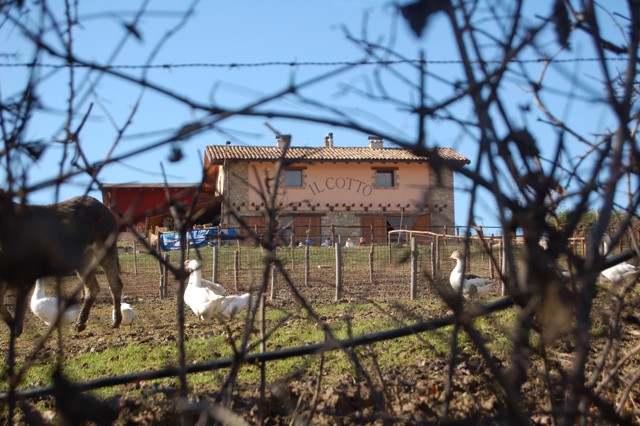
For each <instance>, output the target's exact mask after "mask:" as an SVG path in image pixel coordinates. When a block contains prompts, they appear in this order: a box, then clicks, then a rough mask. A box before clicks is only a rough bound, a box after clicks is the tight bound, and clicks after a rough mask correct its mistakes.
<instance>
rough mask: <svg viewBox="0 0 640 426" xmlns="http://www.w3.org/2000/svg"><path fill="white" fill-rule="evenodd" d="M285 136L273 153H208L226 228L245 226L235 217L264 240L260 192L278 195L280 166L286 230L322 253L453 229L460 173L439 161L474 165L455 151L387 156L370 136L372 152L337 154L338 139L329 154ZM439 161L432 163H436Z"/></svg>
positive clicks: (221, 149) (392, 151) (219, 148)
mask: <svg viewBox="0 0 640 426" xmlns="http://www.w3.org/2000/svg"><path fill="white" fill-rule="evenodd" d="M290 141H291V140H290V137H288V136H283V135H279V136H278V137H276V144H275V145H274V146H234V145H231V144H226V145H213V146H208V147H207V148H206V151H205V153H206V155H205V167H207V168H208V176H209V178H208V183H209V185H210V186H209V190H211V191H213V192H214V193H216V194H218V195H219V197H220V198H221V200H222V201H223V202H222V203H221V211H220V220H221V221H222V222H224V223H226V224H227V225H228V226H230V227H236V226H238V225H239V224H238V223H237V220H236V219H235V217H234V215H233V214H232V213H235V215H237V216H239V217H241V218H242V220H243V221H244V222H245V223H246V224H248V225H249V226H251V227H255V228H256V229H257V230H258V232H260V229H262V228H263V227H264V224H265V215H264V211H265V208H266V207H267V206H266V205H265V200H268V197H263V196H261V194H260V191H261V190H263V191H264V190H265V188H267V187H270V188H273V187H274V185H273V180H272V179H273V178H274V177H275V176H276V170H277V168H278V166H279V164H280V161H281V159H283V161H282V163H281V167H282V173H281V175H280V181H279V185H278V191H279V192H278V197H277V198H276V200H277V204H276V206H275V207H276V208H277V209H278V212H279V224H280V227H282V228H288V229H290V232H291V233H292V236H293V239H294V240H298V241H303V240H306V239H307V236H308V237H309V238H311V240H313V241H314V244H315V245H319V244H320V242H322V241H323V240H324V239H325V238H326V237H328V236H333V237H334V238H337V236H340V237H342V238H344V239H346V238H347V237H360V236H364V237H365V240H366V241H368V242H369V241H373V242H386V241H387V231H389V230H392V229H416V230H426V229H429V228H430V227H433V226H439V227H441V226H443V225H447V226H453V225H454V217H455V215H454V202H453V198H454V193H453V172H452V170H451V169H450V168H446V167H445V168H440V169H439V170H438V171H439V173H438V174H436V171H435V169H434V168H433V167H432V163H431V162H432V160H433V158H435V157H436V156H437V158H438V159H439V160H441V163H448V164H450V163H451V162H458V163H460V164H463V165H464V164H468V163H469V160H467V159H466V158H465V157H463V156H462V155H460V154H458V153H457V152H455V151H453V150H452V149H449V148H433V149H430V150H428V151H427V153H428V154H427V155H423V156H421V155H415V154H414V153H412V152H411V151H409V150H406V149H401V148H388V147H385V146H384V141H383V140H382V139H381V138H379V137H376V136H370V137H369V141H368V146H365V147H337V146H334V144H333V135H332V134H331V133H330V134H328V135H327V136H326V137H325V141H324V146H322V147H317V148H315V147H295V146H292V145H291V144H290ZM432 156H433V157H432Z"/></svg>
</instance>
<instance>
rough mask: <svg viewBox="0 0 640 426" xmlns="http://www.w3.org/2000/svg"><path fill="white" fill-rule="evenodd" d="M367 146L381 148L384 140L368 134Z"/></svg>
mask: <svg viewBox="0 0 640 426" xmlns="http://www.w3.org/2000/svg"><path fill="white" fill-rule="evenodd" d="M369 148H371V149H382V148H384V142H382V137H380V136H369Z"/></svg>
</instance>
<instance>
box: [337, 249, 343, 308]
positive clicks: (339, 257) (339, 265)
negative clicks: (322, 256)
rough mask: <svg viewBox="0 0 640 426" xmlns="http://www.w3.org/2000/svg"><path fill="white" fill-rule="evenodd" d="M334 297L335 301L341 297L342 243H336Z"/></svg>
mask: <svg viewBox="0 0 640 426" xmlns="http://www.w3.org/2000/svg"><path fill="white" fill-rule="evenodd" d="M335 246H336V297H335V301H336V302H337V301H338V300H340V298H341V297H342V245H340V244H336V245H335Z"/></svg>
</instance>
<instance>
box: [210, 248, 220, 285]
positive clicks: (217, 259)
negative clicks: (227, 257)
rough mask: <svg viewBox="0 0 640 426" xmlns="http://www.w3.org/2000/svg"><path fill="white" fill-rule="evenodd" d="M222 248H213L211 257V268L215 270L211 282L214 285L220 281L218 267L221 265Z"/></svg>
mask: <svg viewBox="0 0 640 426" xmlns="http://www.w3.org/2000/svg"><path fill="white" fill-rule="evenodd" d="M219 251H220V248H219V247H213V253H212V256H211V266H212V268H213V272H212V275H211V281H213V282H214V283H217V282H219V281H218V265H219V264H220V254H219Z"/></svg>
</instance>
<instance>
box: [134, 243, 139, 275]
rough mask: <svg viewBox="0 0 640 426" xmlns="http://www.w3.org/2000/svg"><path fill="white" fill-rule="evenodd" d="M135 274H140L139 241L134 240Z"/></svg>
mask: <svg viewBox="0 0 640 426" xmlns="http://www.w3.org/2000/svg"><path fill="white" fill-rule="evenodd" d="M133 275H138V242H137V241H136V240H133Z"/></svg>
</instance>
